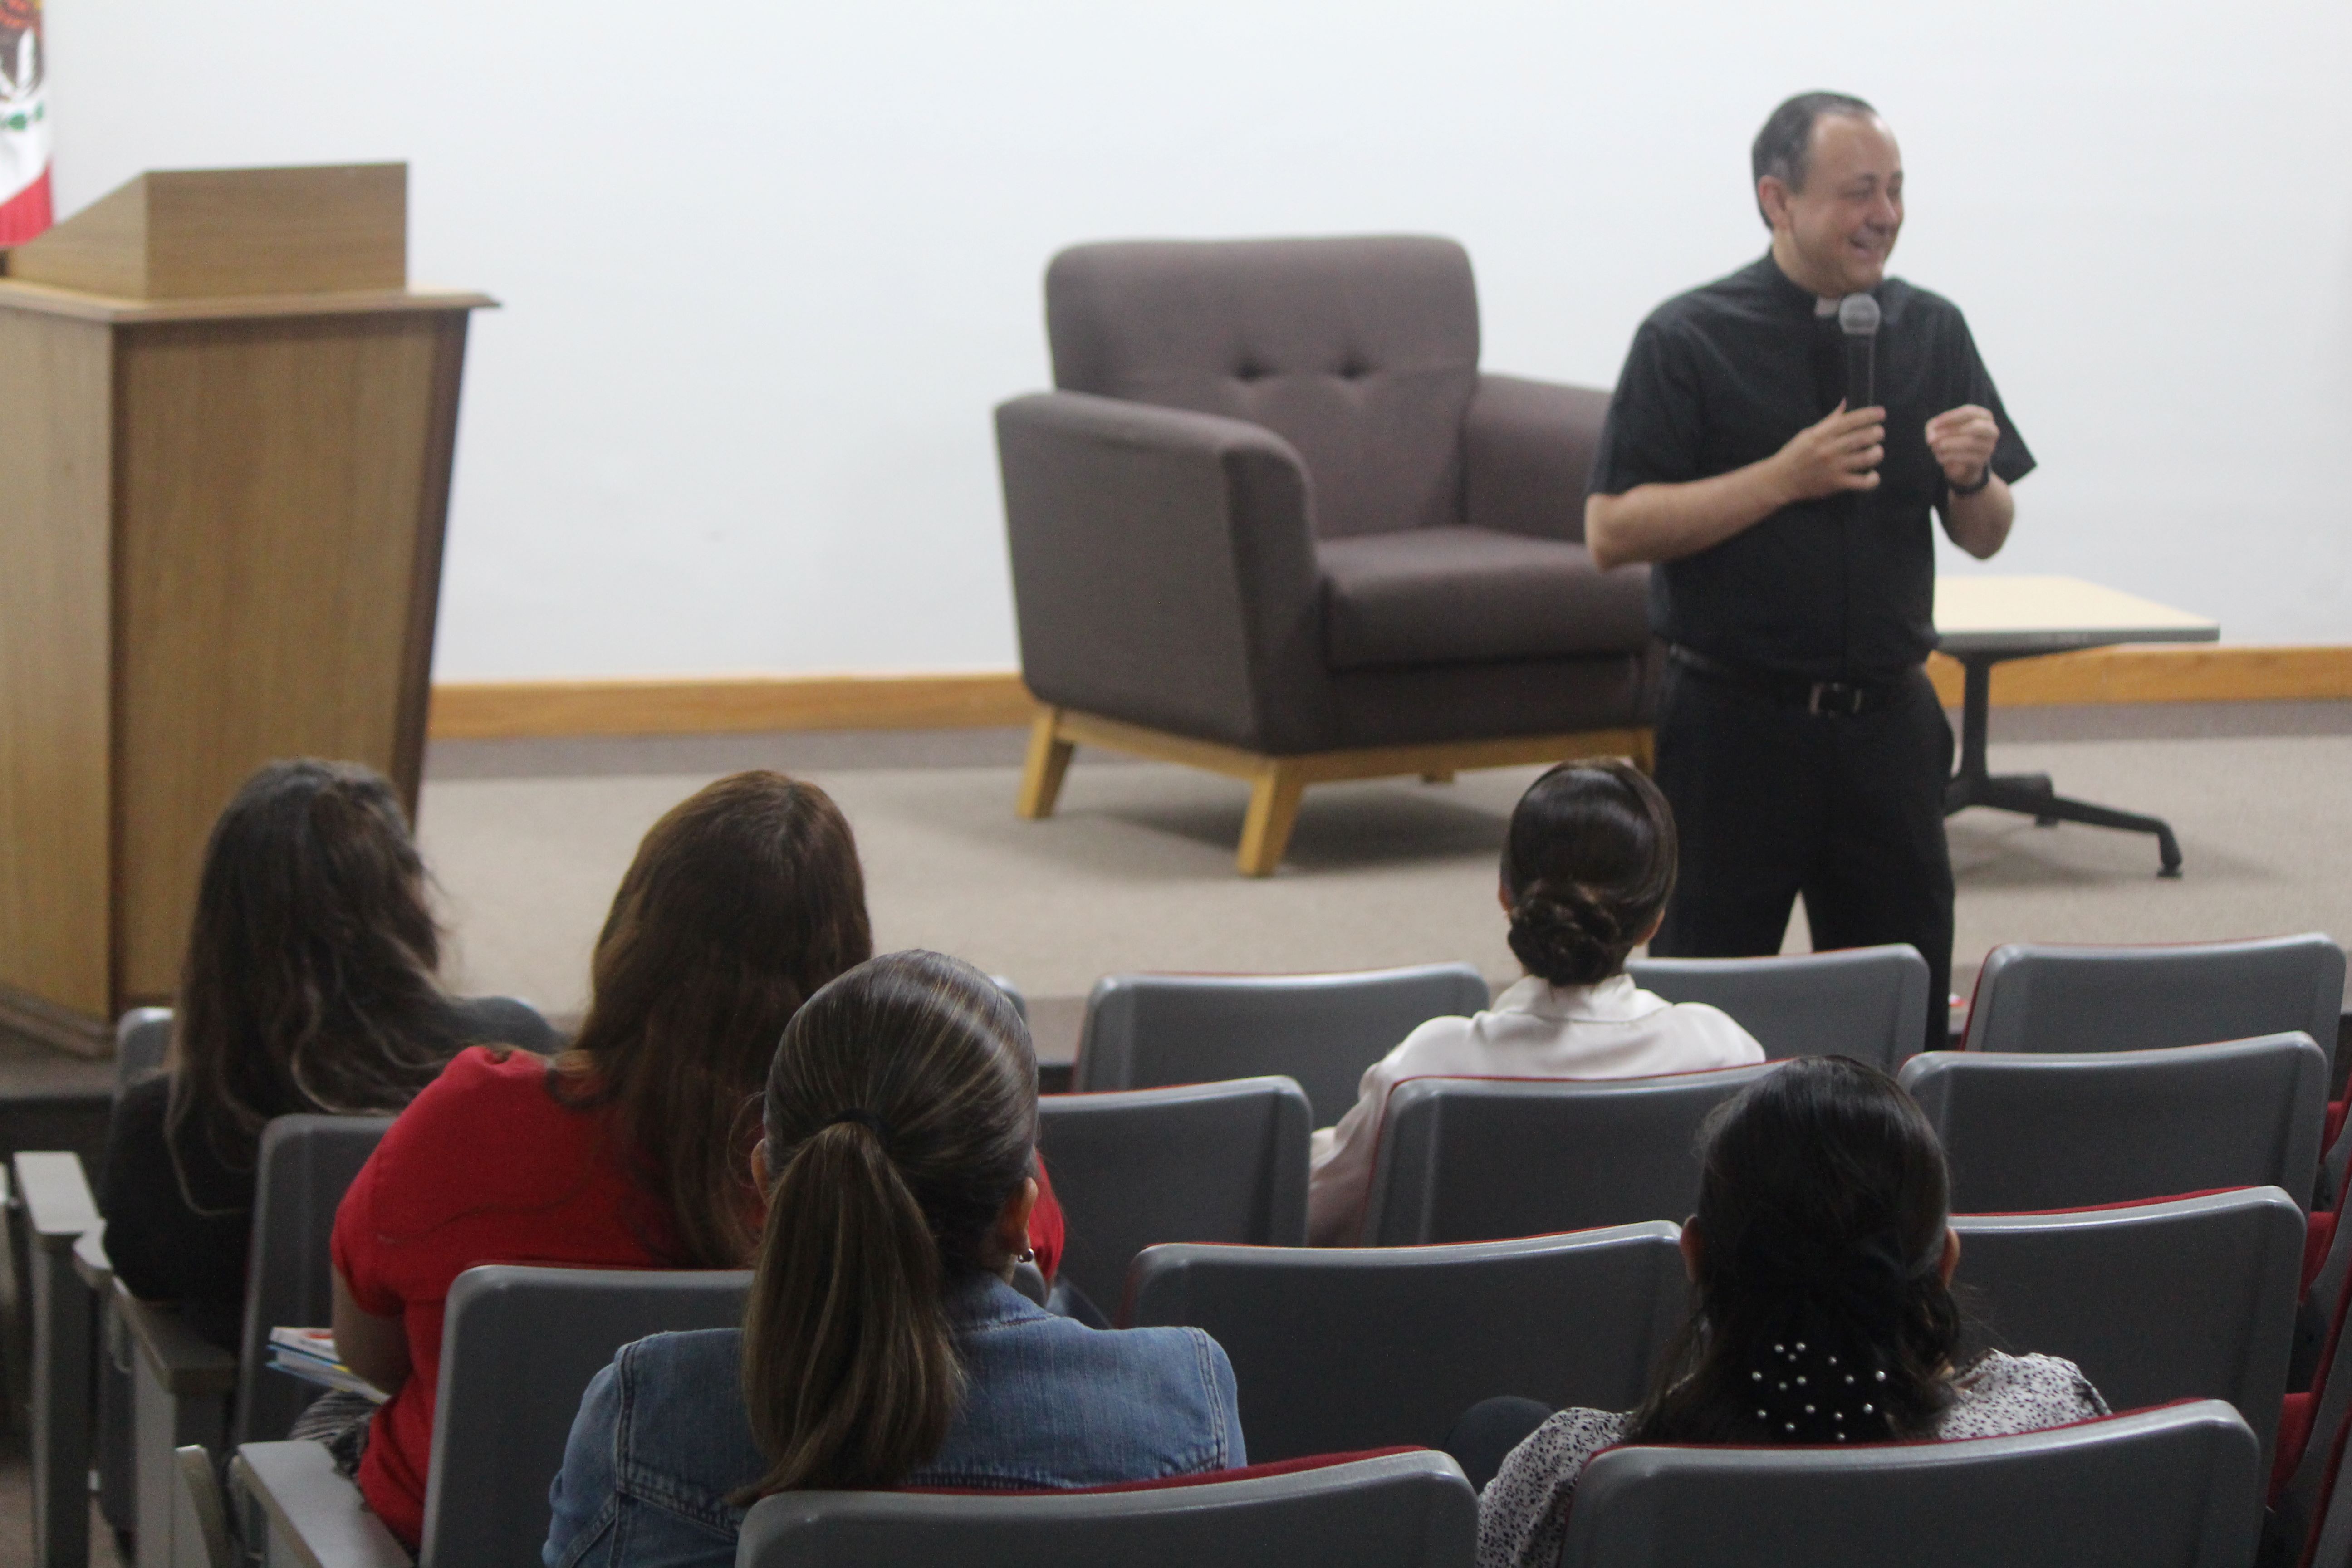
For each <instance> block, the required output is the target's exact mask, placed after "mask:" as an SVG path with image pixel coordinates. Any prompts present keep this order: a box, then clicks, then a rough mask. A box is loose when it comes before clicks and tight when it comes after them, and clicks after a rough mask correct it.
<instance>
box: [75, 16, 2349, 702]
mask: <svg viewBox="0 0 2352 1568" xmlns="http://www.w3.org/2000/svg"><path fill="white" fill-rule="evenodd" d="M48 26H49V33H50V58H51V59H52V61H53V62H54V65H53V69H54V72H55V77H54V98H53V109H54V112H55V117H56V118H55V123H56V125H57V132H58V164H57V174H58V193H59V197H60V203H61V206H62V208H63V210H66V211H68V212H70V211H71V210H73V209H75V208H78V207H79V206H80V205H83V204H84V203H86V202H88V201H89V200H91V199H93V198H95V197H96V196H98V195H100V194H102V193H103V192H104V191H106V190H107V189H109V188H110V187H112V186H113V185H115V184H118V183H119V182H121V180H123V179H125V178H127V177H129V176H130V175H131V174H134V173H136V172H137V171H139V170H140V169H142V168H145V167H151V166H154V167H189V166H202V165H215V164H237V163H325V162H341V161H347V160H361V159H374V158H404V159H406V160H407V161H408V162H409V163H410V165H411V233H412V239H411V270H412V275H413V276H414V277H415V278H416V279H419V280H420V281H427V282H433V283H446V284H454V285H466V286H474V287H480V288H483V289H488V290H490V291H492V292H494V293H496V294H497V295H499V297H500V298H501V299H502V300H505V302H506V309H505V310H503V311H500V312H499V313H496V314H492V315H488V316H486V317H482V318H478V325H477V328H476V333H475V338H474V349H473V354H472V358H471V363H470V364H469V366H468V368H467V385H466V403H465V414H464V426H463V431H462V434H461V437H460V444H459V457H458V475H457V495H456V500H455V503H454V507H453V511H452V517H451V540H450V552H449V556H448V566H447V578H446V589H445V597H444V601H443V614H442V622H441V640H440V647H439V656H438V659H437V663H436V669H437V672H438V674H439V675H440V677H441V678H443V679H499V678H531V677H541V676H562V675H594V674H606V673H647V674H653V673H695V672H709V671H719V670H740V669H773V670H792V671H800V670H826V669H874V670H886V669H944V668H1003V667H1008V666H1010V665H1011V664H1012V663H1013V659H1014V652H1013V628H1012V614H1011V606H1010V598H1009V591H1008V588H1007V584H1006V574H1005V567H1004V563H1003V537H1002V524H1001V521H1000V517H999V512H998V502H997V496H996V489H995V469H994V460H993V456H992V448H991V443H990V434H989V421H988V409H989V407H990V405H992V403H993V402H994V401H996V400H997V399H999V398H1001V397H1003V396H1004V395H1008V394H1010V393H1013V392H1017V391H1021V390H1024V389H1027V388H1030V387H1034V386H1038V385H1042V384H1045V380H1046V371H1045V347H1044V341H1043V337H1044V334H1043V329H1042V324H1041V321H1040V310H1039V290H1038V280H1039V277H1040V273H1041V269H1042V268H1043V267H1044V264H1045V258H1047V257H1048V256H1049V255H1050V254H1051V253H1052V252H1053V251H1054V250H1055V248H1056V247H1060V246H1062V245H1065V244H1067V243H1069V242H1071V241H1073V240H1077V239H1084V238H1090V237H1127V236H1139V235H1162V236H1235V235H1265V234H1296V233H1320V232H1349V231H1370V230H1421V231H1432V232H1438V233H1444V234H1451V235H1454V236H1456V237H1459V238H1461V239H1462V240H1463V241H1465V243H1466V244H1467V245H1468V246H1469V247H1470V251H1471V254H1472V256H1473V258H1474V259H1475V262H1476V264H1477V268H1478V273H1479V282H1480V293H1481V299H1482V301H1483V305H1484V310H1485V318H1486V363H1487V364H1488V365H1489V366H1490V367H1492V368H1496V369H1507V370H1512V371H1517V372H1522V373H1528V374H1540V375H1549V376H1555V377H1559V378H1561V379H1567V380H1575V381H1583V382H1591V383H1601V384H1607V383H1608V382H1609V381H1611V380H1612V379H1613V378H1614V375H1615V373H1616V368H1617V364H1618V362H1619V360H1620V358H1621V356H1622V353H1623V352H1624V348H1625V344H1626V342H1627V340H1628V338H1629V336H1630V334H1631V332H1632V331H1633V326H1634V323H1635V322H1636V321H1639V320H1640V318H1641V317H1642V315H1643V312H1644V311H1646V310H1648V309H1649V308H1650V307H1651V306H1652V305H1653V304H1654V303H1655V302H1656V301H1657V300H1660V299H1662V298H1664V296H1665V295H1667V294H1669V293H1672V292H1675V290H1677V289H1681V288H1684V287H1685V286H1687V285H1690V284H1693V283H1696V282H1699V281H1702V280H1704V279H1707V278H1710V277H1713V276H1716V275H1717V274H1719V273H1722V272H1724V271H1727V270H1728V269H1730V268H1733V267H1735V266H1737V265H1738V264H1739V263H1741V262H1742V261H1745V260H1746V259H1748V258H1750V257H1751V256H1752V255H1754V254H1756V253H1757V252H1758V251H1759V249H1760V248H1761V246H1762V244H1763V235H1762V231H1761V229H1760V227H1759V225H1758V223H1757V220H1756V218H1755V216H1754V215H1753V212H1752V209H1751V208H1750V206H1749V203H1748V195H1747V189H1746V149H1747V143H1748V138H1749V137H1750V136H1751V135H1752V134H1753V133H1754V131H1755V128H1756V126H1757V124H1758V123H1759V121H1761V120H1762V118H1763V116H1764V114H1765V112H1766V111H1767V110H1769V108H1770V107H1771V105H1772V104H1773V103H1774V102H1775V101H1777V100H1779V99H1780V97H1782V96H1784V95H1785V94H1786V93H1788V92H1790V91H1794V90H1798V89H1804V88H1809V87H1817V86H1827V87H1836V88H1841V89H1846V90H1851V91H1856V92H1860V93H1862V94H1863V95H1864V96H1865V97H1868V98H1872V99H1874V100H1876V101H1877V103H1878V104H1879V105H1880V107H1881V108H1882V109H1883V110H1885V111H1886V113H1887V114H1888V116H1889V117H1890V119H1891V120H1892V121H1893V123H1894V125H1895V130H1896V132H1898V134H1899V135H1900V137H1901V139H1902V142H1903V147H1904V152H1905V155H1906V163H1907V165H1908V169H1909V174H1910V181H1911V186H1910V189H1911V205H1912V216H1911V220H1910V224H1909V226H1908V228H1907V230H1906V235H1905V237H1904V240H1903V243H1902V247H1901V249H1900V251H1899V252H1898V254H1897V257H1896V269H1897V270H1898V271H1900V272H1902V273H1904V274H1905V275H1906V276H1908V277H1910V278H1912V279H1914V280H1916V281H1918V282H1921V283H1924V284H1926V285H1927V286H1929V287H1932V288H1935V289H1940V290H1942V291H1944V292H1946V293H1948V294H1950V295H1951V296H1953V297H1954V298H1956V299H1957V300H1958V301H1959V302H1960V303H1961V304H1962V306H1963V307H1964V308H1965V309H1966V310H1968V311H1969V318H1970V321H1971V322H1972V324H1973V325H1974V327H1975V330H1976V332H1977V336H1978V340H1979V343H1980V344H1981V345H1982V347H1983V350H1984V353H1985V355H1986V358H1987V360H1988V362H1989V363H1990V365H1991V367H1992V369H1993V373H1994V374H1995V376H1996V377H1997V379H1998V380H1999V382H2000V386H2001V390H2002V392H2003V394H2004V395H2005V397H2006V399H2007V402H2008V405H2009V407H2010V409H2011V413H2012V414H2013V415H2014V416H2015V417H2016V418H2017V420H2018V423H2019V424H2020V426H2021V428H2022V429H2023V430H2024V432H2025V434H2026V436H2027V437H2028V439H2029V440H2030V441H2031V443H2032V446H2033V447H2034V449H2035V451H2036V452H2037V453H2038V455H2039V456H2040V457H2041V458H2042V464H2043V468H2042V472H2040V473H2038V474H2036V475H2035V476H2034V477H2033V478H2032V479H2031V480H2030V481H2028V482H2027V483H2026V484H2025V485H2024V486H2022V487H2021V516H2020V521H2019V525H2018V531H2017V534H2016V538H2015V542H2014V543H2012V544H2011V547H2010V549H2009V551H2008V552H2006V553H2005V554H2004V555H2003V556H2002V557H2001V558H2000V562H1999V565H2000V568H2001V569H2004V570H2010V571H2050V572H2071V573H2076V574H2084V575H2090V576H2096V577H2099V578H2102V579H2105V580H2106V581H2109V582H2111V583H2114V584H2116V585H2118V586H2122V587H2126V588H2130V589H2134V590H2137V591H2139V592H2142V593H2146V594H2149V595H2155V596H2157V597H2158V598H2163V599H2168V600H2171V601H2174V602H2177V603H2179V604H2180V605H2184V606H2187V607H2191V608H2196V609H2200V610H2203V611H2206V612H2208V613H2210V614H2213V615H2216V616H2220V617H2221V619H2222V621H2223V623H2224V626H2225V628H2226V635H2227V636H2228V637H2230V639H2231V640H2233V641H2245V642H2290V641H2331V642H2352V544H2347V533H2352V500H2347V496H2352V442H2347V440H2346V439H2344V436H2343V433H2344V432H2345V430H2346V429H2347V425H2352V157H2347V153H2346V149H2347V145H2352V135H2347V132H2352V92H2347V90H2346V88H2345V68H2346V65H2347V61H2352V6H2347V5H2344V4H2343V3H2342V0H2246V3H2242V4H2238V5H2231V6H2228V7H2216V6H2207V5H2190V4H2188V3H2186V0H2162V3H2161V4H2158V5H2148V4H2146V3H2141V4H2130V3H2126V0H2061V3H2053V0H2037V3H2034V4H2024V3H2021V0H1987V3H1985V4H1980V5H1973V6H1948V5H1878V6H1859V5H1825V4H1821V3H1819V0H1788V3H1784V4H1780V5H1769V6H1764V5H1740V4H1738V3H1736V0H1681V3H1672V0H1668V3H1657V0H1653V3H1651V4H1647V5H1628V4H1623V3H1622V0H1619V3H1615V4H1607V5H1601V4H1573V5H1536V4H1502V3H1480V0H1454V3H1452V4H1441V3H1437V0H1350V3H1346V4H1341V3H1337V0H1187V3H1184V4H1177V3H1173V0H1124V3H1122V0H1065V3H1055V0H997V3H990V0H859V3H856V4H849V5H842V4H828V5H818V4H813V3H810V0H791V3H788V4H785V5H754V4H750V3H748V0H737V3H736V4H732V5H718V6H714V5H701V6H694V5H685V6H672V5H620V4H616V3H614V0H574V3H573V4H571V5H553V4H550V3H548V0H473V3H471V4H459V3H457V0H413V3H412V4H409V5H403V6H395V7H384V6H362V5H353V4H348V3H337V0H247V3H245V4H242V5H234V6H226V7H223V6H187V5H168V4H165V3H163V0H49V16H48Z"/></svg>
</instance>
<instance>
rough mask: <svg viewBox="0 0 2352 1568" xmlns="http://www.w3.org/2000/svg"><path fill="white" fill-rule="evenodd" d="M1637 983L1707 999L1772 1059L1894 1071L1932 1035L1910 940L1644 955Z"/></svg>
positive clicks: (1919, 964)
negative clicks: (1833, 1061)
mask: <svg viewBox="0 0 2352 1568" xmlns="http://www.w3.org/2000/svg"><path fill="white" fill-rule="evenodd" d="M1625 968H1626V971H1627V973H1631V974H1632V975H1633V984H1636V985H1639V986H1640V987H1642V989H1643V990H1644V991H1654V992H1656V993H1657V994H1659V995H1661V996H1663V997H1664V998H1665V999H1666V1000H1667V1001H1669V1002H1704V1003H1706V1004H1707V1005H1709V1006H1711V1007H1719V1008H1721V1009H1722V1010H1723V1011H1725V1012H1726V1013H1728V1014H1730V1015H1731V1017H1732V1021H1733V1022H1734V1023H1737V1024H1738V1026H1740V1027H1741V1028H1743V1029H1745V1030H1747V1031H1748V1033H1749V1034H1751V1035H1753V1036H1755V1037H1756V1043H1757V1044H1758V1045H1760V1046H1762V1047H1764V1055H1765V1057H1766V1058H1768V1059H1769V1060H1772V1061H1776V1062H1777V1061H1785V1060H1787V1059H1788V1058H1790V1057H1827V1056H1845V1057H1852V1058H1854V1059H1855V1060H1857V1061H1865V1062H1868V1063H1869V1064H1870V1065H1871V1066H1873V1067H1874V1068H1880V1069H1881V1070H1882V1071H1885V1072H1893V1071H1894V1070H1895V1068H1898V1067H1901V1066H1902V1065H1903V1063H1904V1062H1905V1060H1906V1059H1907V1058H1910V1057H1912V1056H1914V1055H1916V1053H1917V1052H1918V1049H1919V1043H1920V1041H1922V1040H1923V1039H1925V1038H1926V1037H1927V960H1926V959H1924V958H1922V957H1920V956H1919V950H1918V949H1917V948H1916V947H1913V946H1912V945H1911V944H1910V943H1909V942H1894V943H1890V944H1889V945H1887V946H1885V947H1851V948H1845V949H1842V950H1840V951H1838V952H1809V953H1790V954H1789V955H1788V956H1786V957H1780V958H1642V959H1636V960H1634V961H1633V963H1629V964H1627V965H1626V966H1625Z"/></svg>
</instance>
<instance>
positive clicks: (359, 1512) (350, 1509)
mask: <svg viewBox="0 0 2352 1568" xmlns="http://www.w3.org/2000/svg"><path fill="white" fill-rule="evenodd" d="M229 1484H230V1485H231V1486H233V1487H235V1488H236V1489H237V1490H239V1491H242V1492H243V1493H245V1495H246V1496H247V1497H248V1498H250V1499H252V1500H254V1501H255V1502H256V1503H257V1504H259V1505H260V1511H261V1515H262V1518H263V1519H264V1520H265V1521H267V1523H268V1530H269V1542H268V1557H267V1561H268V1562H269V1563H272V1564H277V1563H299V1564H300V1565H301V1568H412V1560H411V1558H410V1557H409V1555H408V1552H407V1551H406V1550H405V1549H404V1547H402V1545H401V1544H400V1542H397V1541H395V1540H394V1539H393V1534H392V1531H389V1530H386V1529H385V1528H384V1524H383V1521H382V1520H381V1519H378V1518H377V1517H376V1516H375V1515H374V1514H373V1513H371V1512H369V1511H368V1506H367V1504H366V1502H365V1501H363V1500H362V1499H361V1497H360V1489H359V1488H358V1487H356V1486H354V1485H352V1482H351V1480H350V1479H348V1478H347V1477H344V1476H341V1475H339V1474H337V1473H336V1471H335V1461H334V1459H333V1458H331V1457H330V1456H329V1454H328V1453H327V1446H326V1445H325V1444H324V1443H247V1444H243V1445H241V1446H240V1447H238V1448H237V1451H236V1458H235V1459H233V1460H231V1461H230V1463H229ZM251 1544H253V1543H252V1542H247V1545H248V1546H249V1545H251Z"/></svg>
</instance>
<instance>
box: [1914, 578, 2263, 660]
mask: <svg viewBox="0 0 2352 1568" xmlns="http://www.w3.org/2000/svg"><path fill="white" fill-rule="evenodd" d="M2220 637H2221V624H2220V623H2219V622H2217V621H2212V620H2209V619H2207V618H2206V617H2205V616H2195V615H2190V614H2189V612H2188V611H2186V610H2176V609H2173V608H2172V607H2171V606H2170V605H2159V604H2158V603H2157V602H2156V601H2154V600H2153V599H2143V598H2141V597H2140V596H2139V595H2137V594H2126V593H2125V592H2123V591H2122V590H2121V589H2118V588H2103V587H2101V586H2100V585H2099V584H2096V583H2085V582H2084V581H2082V580H2081V579H2080V578H2076V577H1974V576H1969V577H1952V576H1940V575H1939V576H1938V577H1937V579H1936V640H1937V646H1938V647H1941V648H1942V649H1943V650H1944V651H1945V652H1946V653H1948V654H1954V655H1962V654H1971V653H1990V654H2002V655H2007V656H2011V657H2019V656H2023V655H2027V654H2033V653H2059V652H2063V650H2065V649H2067V648H2080V647H2105V646H2107V645H2108V644H2111V643H2127V642H2214V641H2217V640H2219V638H2220Z"/></svg>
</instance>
